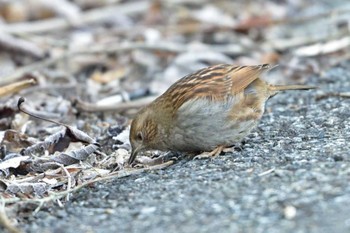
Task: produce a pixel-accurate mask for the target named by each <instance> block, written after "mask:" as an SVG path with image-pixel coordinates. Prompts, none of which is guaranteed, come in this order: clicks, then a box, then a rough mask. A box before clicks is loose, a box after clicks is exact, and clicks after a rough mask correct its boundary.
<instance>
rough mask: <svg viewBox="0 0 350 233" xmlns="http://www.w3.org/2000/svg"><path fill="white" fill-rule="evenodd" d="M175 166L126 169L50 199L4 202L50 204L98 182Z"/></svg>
mask: <svg viewBox="0 0 350 233" xmlns="http://www.w3.org/2000/svg"><path fill="white" fill-rule="evenodd" d="M172 164H173V161H168V162H166V163H163V164H159V165H155V166H150V167H145V168H138V169H135V168H130V169H124V170H121V171H116V172H112V173H110V174H109V175H108V176H104V177H101V178H97V179H94V180H90V181H87V182H85V183H83V184H81V185H79V186H76V187H74V188H72V189H70V190H65V191H62V192H58V193H53V194H52V195H50V196H48V197H44V198H40V199H39V198H35V199H21V198H17V197H15V198H8V199H5V200H4V203H5V204H14V203H22V204H24V203H41V202H50V201H55V200H59V199H61V198H63V197H65V196H67V195H68V194H70V193H75V192H77V191H79V190H80V189H82V188H84V187H86V186H88V185H91V184H94V183H96V182H101V181H108V180H111V179H118V178H122V177H127V176H131V175H137V174H140V173H142V172H145V171H151V170H159V169H164V168H166V167H168V166H170V165H172Z"/></svg>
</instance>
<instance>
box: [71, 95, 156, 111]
mask: <svg viewBox="0 0 350 233" xmlns="http://www.w3.org/2000/svg"><path fill="white" fill-rule="evenodd" d="M155 98H156V97H155V96H150V97H145V98H142V99H137V100H134V101H130V102H125V103H119V104H116V105H113V106H106V105H103V106H100V105H98V104H92V103H87V102H83V101H81V100H77V102H76V106H75V107H76V108H77V109H78V110H79V111H81V112H108V111H113V112H119V113H120V112H124V111H126V110H129V109H137V108H141V107H143V106H146V105H147V104H149V103H151V102H152V101H153V100H154V99H155Z"/></svg>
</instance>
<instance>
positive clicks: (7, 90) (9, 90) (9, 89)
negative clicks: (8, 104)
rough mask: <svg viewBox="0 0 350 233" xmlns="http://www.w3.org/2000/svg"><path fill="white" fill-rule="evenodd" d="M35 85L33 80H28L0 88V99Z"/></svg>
mask: <svg viewBox="0 0 350 233" xmlns="http://www.w3.org/2000/svg"><path fill="white" fill-rule="evenodd" d="M35 83H36V82H35V80H34V79H28V80H24V81H19V82H15V83H11V84H9V85H6V86H3V87H0V97H1V96H5V95H9V94H13V93H16V92H19V91H20V90H22V89H25V88H28V87H30V86H32V85H34V84H35Z"/></svg>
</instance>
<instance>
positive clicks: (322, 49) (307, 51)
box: [294, 36, 350, 57]
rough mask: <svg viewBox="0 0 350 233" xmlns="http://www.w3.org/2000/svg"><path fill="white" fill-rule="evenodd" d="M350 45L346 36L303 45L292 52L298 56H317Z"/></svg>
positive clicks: (349, 40) (349, 38) (349, 39)
mask: <svg viewBox="0 0 350 233" xmlns="http://www.w3.org/2000/svg"><path fill="white" fill-rule="evenodd" d="M349 46H350V37H349V36H346V37H343V38H340V39H336V40H331V41H327V42H325V43H316V44H313V45H308V46H303V47H300V48H298V49H296V50H295V51H294V54H295V55H297V56H300V57H311V56H318V55H323V54H328V53H334V52H336V51H339V50H342V49H345V48H347V47H349Z"/></svg>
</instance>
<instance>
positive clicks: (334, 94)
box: [316, 92, 350, 101]
mask: <svg viewBox="0 0 350 233" xmlns="http://www.w3.org/2000/svg"><path fill="white" fill-rule="evenodd" d="M328 97H342V98H350V92H340V93H337V92H329V93H325V94H322V95H318V96H317V97H316V100H317V101H318V100H322V99H325V98H328Z"/></svg>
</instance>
